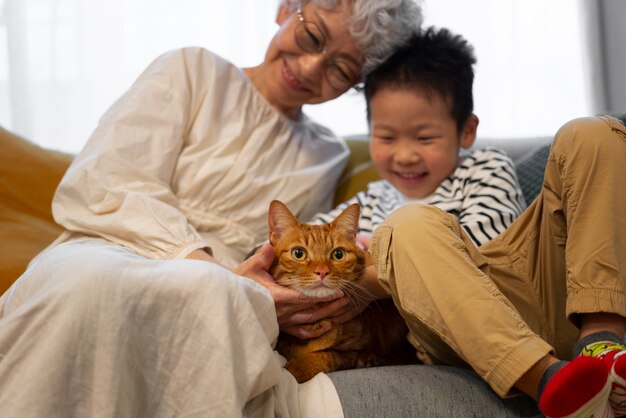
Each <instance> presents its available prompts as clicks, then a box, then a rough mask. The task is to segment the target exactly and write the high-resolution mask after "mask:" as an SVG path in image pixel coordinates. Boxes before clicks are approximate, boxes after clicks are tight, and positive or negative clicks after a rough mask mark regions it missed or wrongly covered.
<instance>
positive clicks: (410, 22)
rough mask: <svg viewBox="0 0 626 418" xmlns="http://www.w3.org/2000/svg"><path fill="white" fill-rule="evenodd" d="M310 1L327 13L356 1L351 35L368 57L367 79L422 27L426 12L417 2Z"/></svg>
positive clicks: (292, 6)
mask: <svg viewBox="0 0 626 418" xmlns="http://www.w3.org/2000/svg"><path fill="white" fill-rule="evenodd" d="M310 1H312V2H313V3H315V4H316V5H318V6H319V7H322V8H324V9H327V10H332V9H335V8H337V7H338V6H339V5H340V4H341V2H343V1H352V3H353V4H354V12H353V13H352V17H351V20H350V33H351V35H352V37H353V38H354V42H355V43H356V46H357V48H359V50H360V51H361V52H362V53H363V56H364V61H363V67H362V69H361V71H362V72H363V76H366V75H367V74H369V73H370V72H371V71H372V70H373V69H374V68H376V67H378V65H380V64H381V63H382V62H383V61H385V59H387V58H388V57H389V56H390V55H391V54H392V53H393V51H394V50H395V49H396V48H397V47H399V46H400V45H402V44H404V43H405V42H406V41H407V40H408V39H409V38H410V37H411V35H412V34H413V33H414V32H416V31H417V30H418V29H419V28H420V26H421V24H422V10H421V8H420V6H419V5H418V4H417V2H416V0H302V3H303V4H304V3H308V2H310ZM296 7H297V1H292V2H291V7H290V8H291V9H293V10H295V8H296Z"/></svg>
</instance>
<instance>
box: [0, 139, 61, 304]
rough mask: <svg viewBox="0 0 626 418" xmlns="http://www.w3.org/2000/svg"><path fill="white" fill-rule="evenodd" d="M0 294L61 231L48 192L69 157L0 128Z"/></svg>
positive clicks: (57, 180)
mask: <svg viewBox="0 0 626 418" xmlns="http://www.w3.org/2000/svg"><path fill="white" fill-rule="evenodd" d="M0 148H1V149H2V152H1V153H0V254H2V257H1V258H0V295H1V294H2V293H4V292H5V290H6V289H8V288H9V287H10V286H11V284H12V283H13V282H14V281H15V280H16V279H17V278H18V277H19V276H20V275H21V274H22V273H23V272H24V270H25V269H26V266H27V264H28V262H29V261H30V260H31V259H32V258H33V257H34V256H35V255H37V254H38V253H39V252H40V251H41V250H43V249H44V248H45V247H46V246H47V245H48V244H50V243H51V242H52V241H53V240H54V239H55V238H56V237H57V236H59V234H60V233H61V232H62V231H63V230H62V228H61V227H60V226H59V225H57V224H56V223H55V222H54V220H53V219H52V213H51V205H50V202H51V201H52V196H53V195H54V191H55V190H56V187H57V185H58V184H59V182H60V181H61V177H63V174H64V173H65V171H66V170H67V167H68V166H69V164H70V162H71V161H72V156H71V155H67V154H63V153H60V152H56V151H50V150H46V149H44V148H41V147H39V146H37V145H35V144H32V143H30V142H28V141H27V140H25V139H24V138H21V137H19V136H17V135H14V134H12V133H10V132H8V131H7V130H5V129H2V128H1V127H0Z"/></svg>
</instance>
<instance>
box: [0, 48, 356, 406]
mask: <svg viewBox="0 0 626 418" xmlns="http://www.w3.org/2000/svg"><path fill="white" fill-rule="evenodd" d="M347 156H348V150H347V147H346V145H345V143H343V141H341V140H339V139H338V138H337V137H335V136H334V135H333V134H332V133H331V132H330V131H328V130H327V129H325V128H323V127H321V126H319V125H317V124H314V123H313V122H311V121H310V120H309V119H307V118H306V117H305V116H303V117H302V118H301V119H300V120H298V121H293V120H290V119H288V118H286V117H284V116H283V115H282V114H281V113H279V112H278V111H277V110H276V109H275V108H273V107H272V106H271V105H269V103H267V102H266V101H265V99H264V97H263V96H261V95H260V94H259V93H258V92H257V91H256V90H255V89H254V87H253V86H252V84H251V83H250V81H249V80H248V79H247V78H246V76H245V74H244V73H243V72H242V71H241V70H240V69H238V68H236V67H235V66H233V65H232V64H230V63H228V62H226V61H224V60H223V59H221V58H219V57H217V56H216V55H214V54H212V53H210V52H208V51H206V50H204V49H200V48H186V49H182V50H177V51H172V52H169V53H167V54H165V55H163V56H161V57H160V58H158V59H157V60H155V61H154V62H153V63H152V64H151V65H150V66H149V67H148V68H147V69H146V70H145V71H144V73H143V74H142V75H141V76H140V77H139V79H138V80H137V81H136V82H135V83H134V84H133V86H132V87H131V88H130V89H129V91H128V92H127V93H126V94H124V95H123V96H122V97H121V98H120V100H118V101H117V102H116V103H115V104H114V105H113V106H112V107H111V109H110V110H109V111H108V112H107V113H106V114H105V115H104V116H103V118H102V119H101V121H100V124H99V126H98V127H97V129H96V130H95V132H94V134H93V135H92V137H91V138H90V140H89V142H88V144H87V145H86V146H85V148H84V150H83V151H82V152H81V153H80V154H79V155H78V156H77V157H76V159H75V161H74V163H73V164H72V166H71V167H70V169H69V170H68V172H67V174H66V175H65V177H64V179H63V180H62V182H61V184H60V186H59V189H58V191H57V193H56V195H55V198H54V201H53V213H54V216H55V219H56V221H57V222H58V223H59V224H61V225H62V226H64V227H65V228H66V229H67V230H68V231H71V232H66V233H65V234H63V235H62V236H61V237H60V239H59V240H57V242H55V243H54V244H53V245H52V246H51V247H49V248H48V249H47V250H46V251H44V252H43V253H42V254H40V255H39V256H38V257H37V258H35V260H34V261H33V262H31V264H30V266H29V268H28V270H27V271H26V272H25V273H24V275H22V277H21V278H20V279H18V281H17V282H16V283H15V284H14V286H13V287H11V289H9V290H8V291H7V293H5V294H4V295H3V296H2V298H0V411H2V412H1V415H2V416H3V417H19V418H27V417H64V418H67V417H157V416H158V417H237V416H250V417H257V416H259V417H274V416H285V417H300V416H302V417H307V416H325V417H326V416H329V417H333V416H341V415H342V414H341V410H340V406H339V401H338V398H337V395H336V392H335V391H334V388H333V386H332V383H330V380H329V379H328V378H327V377H326V376H323V375H322V376H320V377H319V378H316V379H314V380H312V381H310V382H309V383H307V384H305V385H298V384H297V383H296V382H295V380H294V379H293V378H292V377H291V375H290V374H289V373H288V372H286V371H285V370H284V369H283V368H282V364H283V361H284V359H283V358H282V357H281V356H279V355H278V354H277V353H276V352H275V351H273V349H272V347H273V345H274V343H275V340H276V337H277V335H278V325H277V321H276V313H275V310H274V303H273V300H272V298H271V295H270V293H269V291H267V289H265V288H264V287H262V286H260V285H258V284H256V283H255V282H253V281H251V280H249V279H247V278H243V277H239V276H237V275H235V274H233V273H232V272H230V270H228V269H226V268H224V267H221V266H219V265H216V264H212V263H207V262H203V261H197V260H184V259H183V258H184V257H185V256H186V255H188V254H189V253H190V252H191V251H193V250H195V249H198V248H211V250H212V251H213V254H214V256H215V257H216V259H217V260H219V261H220V262H221V263H222V264H224V265H225V266H229V267H231V266H234V265H236V264H238V263H239V262H240V261H241V260H242V259H243V257H244V255H245V254H246V252H247V251H249V250H250V249H251V247H252V246H253V245H254V244H255V243H257V242H260V241H263V240H264V239H265V238H266V234H267V226H266V225H267V220H266V219H267V215H266V214H267V208H268V206H269V202H270V201H271V200H272V199H280V200H282V201H283V202H285V203H286V204H287V205H288V206H289V207H290V208H291V209H292V210H293V211H294V212H295V213H296V214H297V215H298V216H299V217H300V218H301V219H303V220H305V219H310V218H311V217H312V216H313V214H315V213H317V212H319V211H322V210H328V209H329V208H330V203H331V197H332V193H333V189H334V185H335V182H336V180H337V178H338V177H339V175H340V173H341V170H342V168H343V166H344V165H345V162H346V159H347Z"/></svg>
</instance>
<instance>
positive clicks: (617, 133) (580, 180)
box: [480, 117, 626, 359]
mask: <svg viewBox="0 0 626 418" xmlns="http://www.w3.org/2000/svg"><path fill="white" fill-rule="evenodd" d="M624 179H626V133H625V131H624V126H623V125H622V123H621V122H620V121H618V120H617V119H613V118H608V117H606V118H605V117H602V118H581V119H576V120H573V121H571V122H568V123H567V124H565V125H564V126H563V127H562V128H561V129H560V130H559V132H557V134H556V136H555V139H554V141H553V146H552V149H551V152H550V155H549V157H548V163H547V166H546V172H545V179H544V187H543V189H542V191H541V193H540V195H539V196H538V197H537V199H536V200H535V201H534V202H533V203H532V204H531V205H530V207H529V208H528V209H527V210H526V211H525V212H524V213H523V214H522V216H520V218H518V219H517V220H516V221H515V222H514V223H513V225H511V226H510V227H509V228H508V229H507V230H506V231H505V232H504V233H503V234H501V235H500V236H499V237H497V238H496V239H495V240H493V241H491V242H489V243H487V244H485V245H483V246H482V247H481V249H480V251H481V253H482V254H483V255H484V256H486V257H488V258H489V259H490V263H491V269H492V278H493V279H494V282H495V283H496V285H497V286H498V287H499V288H500V289H501V290H502V291H503V293H504V294H506V296H507V297H508V298H509V299H510V300H511V301H512V302H513V304H514V305H515V306H516V307H517V309H518V310H519V311H520V312H521V314H522V316H523V317H524V318H525V319H526V321H527V323H528V324H529V325H530V326H531V328H533V329H534V330H535V331H536V332H537V333H538V334H540V335H541V336H542V337H543V338H544V339H545V340H546V341H548V342H549V343H550V344H551V345H552V346H553V347H554V348H555V351H556V355H557V356H558V357H560V358H563V359H568V358H570V356H571V349H572V345H573V343H574V342H575V341H576V340H577V339H578V334H579V330H578V328H577V327H576V326H575V325H578V322H579V321H578V316H577V314H579V313H585V312H612V313H617V314H620V315H622V316H624V315H626V307H625V304H626V298H625V295H624V281H625V276H624V275H625V272H626V257H625V256H624V254H626V216H624V208H626V193H625V192H624V185H623V182H624ZM507 260H510V261H508V262H507ZM516 279H521V280H523V281H524V282H525V283H527V286H528V292H522V293H521V294H520V293H518V292H517V291H516V290H515V289H514V288H512V287H511V286H510V283H511V281H512V280H516ZM529 295H530V296H531V297H530V298H528V296H529Z"/></svg>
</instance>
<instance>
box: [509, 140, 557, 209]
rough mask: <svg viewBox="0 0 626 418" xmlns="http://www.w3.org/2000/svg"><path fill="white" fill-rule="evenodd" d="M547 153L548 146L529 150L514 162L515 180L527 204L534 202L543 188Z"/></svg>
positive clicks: (548, 151) (548, 150)
mask: <svg viewBox="0 0 626 418" xmlns="http://www.w3.org/2000/svg"><path fill="white" fill-rule="evenodd" d="M549 153H550V144H546V145H542V146H540V147H536V148H534V149H532V150H530V151H529V152H528V153H527V154H526V155H524V156H522V157H520V159H519V160H517V161H516V162H515V169H516V171H517V178H518V179H519V184H520V187H521V189H522V193H523V194H524V199H526V203H527V204H530V202H532V201H533V200H535V198H536V197H537V195H539V192H540V191H541V188H542V187H543V176H544V172H545V170H546V163H547V161H548V154H549Z"/></svg>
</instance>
